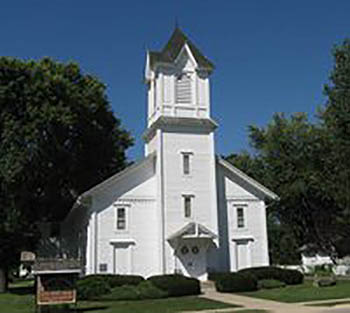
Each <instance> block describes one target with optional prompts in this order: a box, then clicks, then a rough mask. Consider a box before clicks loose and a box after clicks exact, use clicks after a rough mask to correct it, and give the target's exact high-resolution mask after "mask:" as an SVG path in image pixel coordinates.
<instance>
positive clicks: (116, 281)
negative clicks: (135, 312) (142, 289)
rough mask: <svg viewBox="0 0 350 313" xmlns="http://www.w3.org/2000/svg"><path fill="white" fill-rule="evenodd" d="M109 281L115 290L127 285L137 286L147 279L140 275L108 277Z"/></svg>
mask: <svg viewBox="0 0 350 313" xmlns="http://www.w3.org/2000/svg"><path fill="white" fill-rule="evenodd" d="M107 280H108V282H109V284H110V285H111V287H112V288H114V287H121V286H125V285H129V286H137V285H138V284H140V283H141V282H143V281H144V280H145V279H144V278H143V277H142V276H139V275H108V278H107Z"/></svg>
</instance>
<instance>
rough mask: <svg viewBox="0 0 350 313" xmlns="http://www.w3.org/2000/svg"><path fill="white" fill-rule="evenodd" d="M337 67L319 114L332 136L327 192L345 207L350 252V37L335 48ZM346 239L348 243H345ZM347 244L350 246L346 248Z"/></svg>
mask: <svg viewBox="0 0 350 313" xmlns="http://www.w3.org/2000/svg"><path fill="white" fill-rule="evenodd" d="M333 59H334V66H333V69H332V71H331V75H330V80H329V83H328V84H327V85H326V86H325V88H324V92H325V95H326V96H327V103H326V106H325V108H324V110H323V112H321V114H320V117H321V120H322V121H323V123H324V129H325V132H326V133H327V135H328V136H329V145H328V156H329V157H328V163H327V176H326V177H325V179H326V181H327V186H328V192H329V193H330V194H331V196H332V197H334V198H335V199H336V201H337V205H338V206H340V207H341V209H342V215H341V216H340V217H339V219H338V233H339V236H341V237H342V238H343V239H342V240H341V243H339V244H338V248H339V249H338V250H339V251H340V252H341V254H350V246H349V240H346V238H350V227H349V226H350V157H349V156H350V40H349V39H347V40H345V41H344V42H343V43H342V44H340V45H337V46H335V47H334V49H333ZM344 242H347V244H344ZM346 247H348V248H346Z"/></svg>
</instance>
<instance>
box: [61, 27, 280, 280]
mask: <svg viewBox="0 0 350 313" xmlns="http://www.w3.org/2000/svg"><path fill="white" fill-rule="evenodd" d="M213 70H214V66H213V64H212V63H211V62H210V61H209V60H208V59H207V58H206V57H205V56H204V55H203V54H202V53H201V52H200V51H199V50H198V48H197V47H196V46H195V45H194V44H193V43H192V42H191V41H190V40H189V39H188V38H187V36H186V35H185V34H184V33H183V32H182V31H181V30H180V29H178V28H177V29H175V31H174V32H173V34H172V36H171V38H170V40H169V41H168V43H167V44H166V45H165V46H164V48H163V50H162V51H159V52H151V51H149V52H148V53H147V58H146V66H145V83H146V85H147V93H148V115H147V129H146V131H145V133H144V139H145V158H144V159H143V160H142V161H140V162H138V163H135V164H133V165H131V166H130V167H128V168H126V169H125V170H124V171H122V172H120V173H117V174H116V175H114V176H112V177H111V178H109V179H107V180H106V181H104V182H102V183H101V184H99V185H97V186H95V187H93V188H92V189H90V190H88V191H87V192H85V193H84V194H82V195H81V196H80V197H79V198H78V200H77V202H76V204H75V206H74V207H73V209H72V210H71V212H70V214H69V215H68V217H67V219H66V220H65V222H64V224H63V227H62V236H63V247H65V251H66V254H67V255H68V256H72V257H79V258H81V259H82V260H83V263H84V266H85V268H84V271H85V273H86V274H95V273H101V274H102V273H116V274H117V273H119V274H140V275H143V276H145V277H148V276H151V275H155V274H171V273H181V274H184V275H186V276H191V277H196V278H198V279H201V280H205V279H206V278H207V273H208V272H210V271H212V272H214V271H216V272H223V271H237V270H239V269H241V268H245V267H252V266H262V265H268V264H269V257H268V240H267V230H266V205H265V200H266V199H267V198H276V195H275V194H274V193H273V192H271V191H270V190H268V189H267V188H265V187H264V186H262V185H261V184H259V183H258V182H257V181H255V180H253V179H252V178H250V177H248V176H247V175H245V174H244V173H243V172H241V171H240V170H238V169H237V168H235V167H234V166H232V165H231V164H229V163H228V162H226V161H225V160H223V159H221V158H219V157H217V156H216V155H215V142H214V131H215V129H216V128H217V124H216V122H215V121H214V120H212V119H211V116H210V94H209V91H210V90H209V89H210V86H209V80H210V75H211V73H212V71H213Z"/></svg>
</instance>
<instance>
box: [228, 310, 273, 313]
mask: <svg viewBox="0 0 350 313" xmlns="http://www.w3.org/2000/svg"><path fill="white" fill-rule="evenodd" d="M268 312H269V311H266V310H239V311H232V313H268ZM225 313H230V312H225Z"/></svg>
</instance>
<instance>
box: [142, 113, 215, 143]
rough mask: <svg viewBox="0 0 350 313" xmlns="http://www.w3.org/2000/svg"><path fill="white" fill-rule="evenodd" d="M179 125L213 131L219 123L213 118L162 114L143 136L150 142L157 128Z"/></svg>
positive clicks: (167, 128)
mask: <svg viewBox="0 0 350 313" xmlns="http://www.w3.org/2000/svg"><path fill="white" fill-rule="evenodd" d="M178 126H182V127H184V126H185V127H192V128H193V129H198V130H204V131H209V132H211V131H214V130H215V129H216V128H217V127H218V124H217V123H216V122H215V121H214V120H213V119H211V118H195V117H174V116H160V117H159V118H158V119H157V120H156V121H155V122H154V123H153V124H152V125H151V126H150V127H149V128H147V129H146V131H145V132H144V133H143V136H142V137H143V139H144V140H145V141H146V142H148V141H149V140H150V139H151V138H152V137H153V136H154V133H155V131H156V130H157V129H162V130H171V129H172V128H174V127H178Z"/></svg>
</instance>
